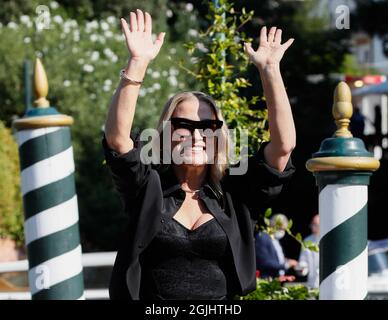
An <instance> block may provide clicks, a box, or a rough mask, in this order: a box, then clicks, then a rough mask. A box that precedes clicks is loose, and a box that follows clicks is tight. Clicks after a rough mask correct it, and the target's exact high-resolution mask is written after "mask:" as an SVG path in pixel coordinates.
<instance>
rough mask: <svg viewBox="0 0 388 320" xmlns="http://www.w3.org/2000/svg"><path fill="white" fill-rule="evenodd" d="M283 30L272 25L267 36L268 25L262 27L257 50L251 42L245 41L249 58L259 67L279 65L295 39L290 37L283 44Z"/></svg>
mask: <svg viewBox="0 0 388 320" xmlns="http://www.w3.org/2000/svg"><path fill="white" fill-rule="evenodd" d="M281 40H282V30H281V29H277V28H276V27H272V28H271V29H270V30H269V33H268V36H267V27H265V26H264V27H262V28H261V31H260V44H259V48H258V49H257V50H256V51H255V50H253V48H252V44H251V43H244V49H245V52H246V53H247V54H248V56H249V59H250V60H251V61H252V62H253V63H254V64H255V65H256V66H257V67H258V68H259V69H265V68H266V67H268V66H273V65H279V63H280V60H282V57H283V55H284V52H285V51H286V50H287V49H288V48H289V47H290V46H291V44H292V43H293V42H294V39H292V38H291V39H289V40H288V41H287V42H285V43H283V44H281Z"/></svg>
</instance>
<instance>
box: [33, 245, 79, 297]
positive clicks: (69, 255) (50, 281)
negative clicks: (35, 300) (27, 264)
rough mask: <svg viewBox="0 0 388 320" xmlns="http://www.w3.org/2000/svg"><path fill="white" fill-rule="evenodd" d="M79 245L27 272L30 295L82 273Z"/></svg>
mask: <svg viewBox="0 0 388 320" xmlns="http://www.w3.org/2000/svg"><path fill="white" fill-rule="evenodd" d="M81 257H82V252H81V245H78V246H77V247H76V248H75V249H74V250H71V251H69V252H66V253H64V254H62V255H60V256H58V257H55V258H52V259H50V260H47V261H45V262H43V263H41V264H40V265H37V266H36V267H34V268H32V269H30V270H29V271H28V279H29V284H30V291H31V294H35V293H37V292H38V291H40V290H43V289H49V288H48V287H51V286H54V285H55V284H57V283H60V282H63V281H66V280H68V279H69V278H71V277H74V276H76V275H77V274H79V273H80V272H81V271H82V263H81Z"/></svg>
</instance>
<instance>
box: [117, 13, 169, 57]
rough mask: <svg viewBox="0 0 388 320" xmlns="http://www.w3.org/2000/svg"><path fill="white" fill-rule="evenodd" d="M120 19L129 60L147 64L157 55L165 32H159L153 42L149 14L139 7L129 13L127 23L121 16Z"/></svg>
mask: <svg viewBox="0 0 388 320" xmlns="http://www.w3.org/2000/svg"><path fill="white" fill-rule="evenodd" d="M120 20H121V27H122V29H123V32H124V35H125V40H126V42H127V47H128V51H129V53H130V54H131V60H137V61H141V62H145V63H147V64H148V63H149V62H150V61H151V60H152V59H154V58H155V57H156V56H157V55H158V53H159V51H160V48H161V47H162V45H163V40H164V36H165V33H164V32H161V33H159V35H158V36H157V38H156V40H155V42H153V41H152V18H151V15H150V14H149V13H148V12H146V13H145V14H144V13H143V12H142V11H141V10H139V9H137V10H136V13H134V12H131V13H130V24H129V25H128V23H127V21H125V19H123V18H121V19H120Z"/></svg>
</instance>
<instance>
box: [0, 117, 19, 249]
mask: <svg viewBox="0 0 388 320" xmlns="http://www.w3.org/2000/svg"><path fill="white" fill-rule="evenodd" d="M0 237H7V238H10V239H12V240H15V241H16V243H17V244H18V245H22V244H23V242H24V233H23V207H22V196H21V192H20V175H19V155H18V147H17V143H16V141H15V139H14V137H13V136H12V134H11V130H9V129H8V128H6V127H5V126H4V124H3V122H2V121H0Z"/></svg>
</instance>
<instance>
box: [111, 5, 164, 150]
mask: <svg viewBox="0 0 388 320" xmlns="http://www.w3.org/2000/svg"><path fill="white" fill-rule="evenodd" d="M121 27H122V29H123V32H124V35H125V40H126V43H127V47H128V51H129V53H130V59H129V61H128V65H127V67H126V69H125V73H126V75H127V76H128V77H129V78H130V79H132V80H136V81H142V80H143V78H144V75H145V72H146V70H147V66H148V64H149V63H150V61H151V60H152V59H154V58H155V57H156V56H157V54H158V53H159V51H160V48H161V46H162V44H163V39H164V33H160V34H159V35H158V37H157V39H156V41H155V42H153V41H152V36H151V35H152V19H151V16H150V15H149V14H148V13H147V12H146V13H145V14H144V13H143V12H142V11H141V10H137V12H136V13H134V12H131V13H130V26H128V24H127V22H126V21H125V20H124V19H121ZM139 90H140V86H139V85H137V84H131V83H129V82H127V81H125V80H121V81H120V84H119V86H118V88H117V89H116V92H115V94H114V96H113V98H112V101H111V104H110V106H109V111H108V116H107V119H106V123H105V137H106V140H107V142H108V145H109V146H110V147H111V148H112V149H113V150H115V151H116V152H118V153H120V154H124V153H127V152H128V151H130V150H131V149H132V148H133V141H132V140H131V139H130V137H129V134H130V132H131V128H132V122H133V117H134V115H135V108H136V102H137V98H138V96H139Z"/></svg>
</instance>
